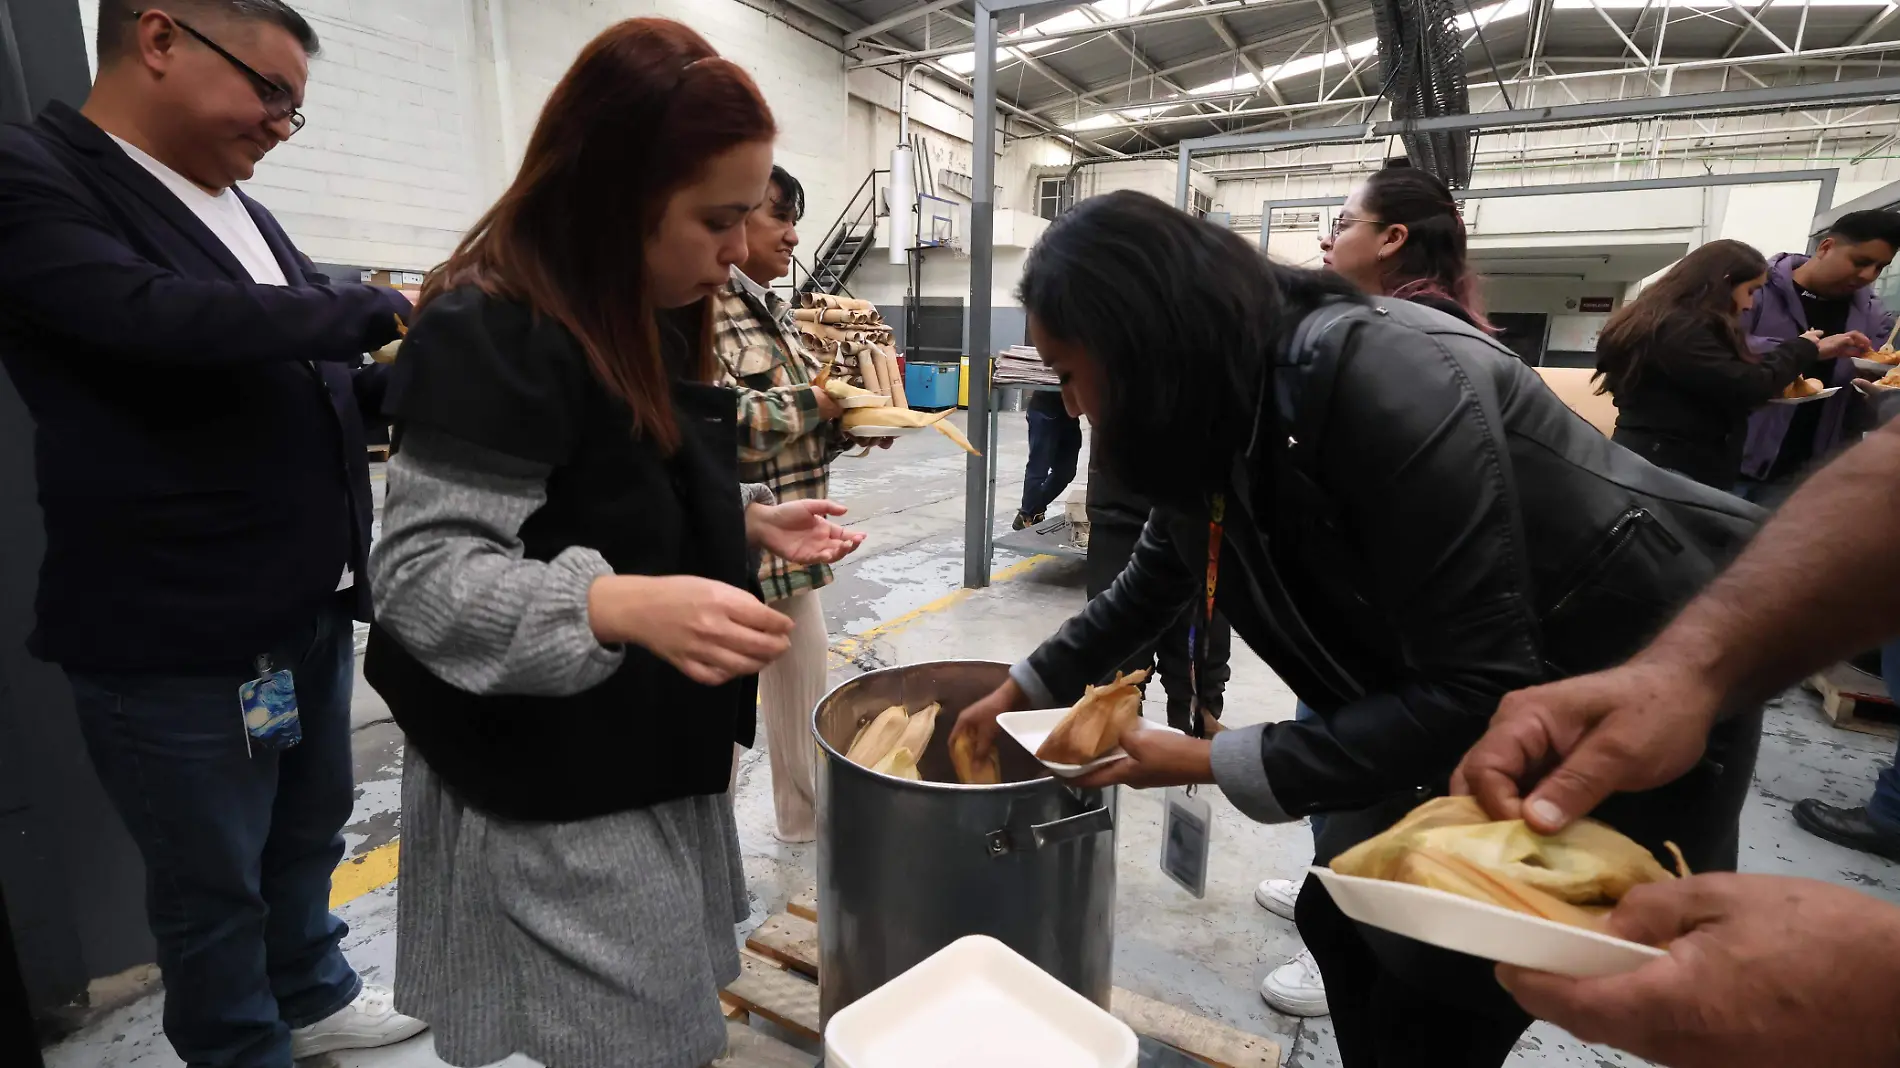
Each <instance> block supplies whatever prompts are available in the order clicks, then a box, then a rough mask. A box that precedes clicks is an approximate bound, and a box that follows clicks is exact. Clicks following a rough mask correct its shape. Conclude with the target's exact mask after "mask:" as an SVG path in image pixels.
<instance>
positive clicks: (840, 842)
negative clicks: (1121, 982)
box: [812, 660, 1115, 1020]
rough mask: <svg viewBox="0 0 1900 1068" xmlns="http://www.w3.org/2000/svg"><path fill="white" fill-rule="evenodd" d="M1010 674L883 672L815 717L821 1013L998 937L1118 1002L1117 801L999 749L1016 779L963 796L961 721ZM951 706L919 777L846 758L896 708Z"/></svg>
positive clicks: (1102, 1000) (977, 664)
mask: <svg viewBox="0 0 1900 1068" xmlns="http://www.w3.org/2000/svg"><path fill="white" fill-rule="evenodd" d="M1008 673H1009V668H1008V666H1007V665H1004V664H996V663H990V662H987V661H977V660H952V661H940V662H937V663H930V664H913V665H910V666H907V667H895V668H885V669H883V670H880V671H872V672H869V673H867V674H864V675H860V676H858V677H857V678H855V679H852V680H851V681H850V682H847V683H845V684H844V685H842V686H839V687H838V688H837V689H835V690H833V691H832V692H831V693H830V694H828V695H826V697H825V698H824V700H822V701H820V702H819V703H818V707H817V708H816V709H814V710H813V713H812V733H813V735H814V736H816V738H817V742H818V750H819V754H820V757H819V761H818V773H817V778H818V783H817V786H818V940H819V947H820V953H819V958H820V967H819V988H820V991H819V997H820V1015H821V1018H822V1019H824V1020H830V1019H831V1015H832V1014H833V1013H835V1012H837V1011H838V1010H840V1009H842V1008H844V1007H845V1006H847V1005H849V1004H851V1003H852V1002H853V1001H856V1000H857V999H858V998H860V997H863V996H864V995H866V994H868V993H870V992H871V991H873V990H875V989H877V988H878V987H880V986H882V985H883V984H884V983H885V982H887V981H889V980H891V979H894V978H896V977H897V976H898V975H900V974H902V973H903V972H905V971H906V970H908V969H909V968H910V967H911V966H912V965H915V964H917V963H918V962H920V961H922V960H923V959H924V958H926V957H928V956H930V955H931V954H932V953H935V952H936V951H937V950H939V949H942V948H943V947H944V946H946V945H949V944H950V943H951V942H953V941H955V940H957V939H958V938H961V937H963V936H964V935H971V934H986V935H990V936H991V937H993V938H996V939H998V940H999V941H1001V942H1003V943H1004V944H1005V945H1007V946H1009V947H1010V948H1012V949H1014V950H1016V951H1017V952H1018V953H1021V954H1022V955H1023V956H1025V957H1027V958H1029V959H1030V960H1032V961H1034V962H1035V963H1036V964H1037V965H1038V966H1040V967H1041V968H1042V969H1043V970H1044V971H1046V972H1048V973H1049V974H1050V975H1053V976H1055V977H1056V978H1057V979H1060V980H1061V981H1062V982H1064V983H1066V984H1068V986H1069V987H1071V988H1072V989H1074V990H1076V991H1077V992H1079V993H1081V994H1082V995H1083V996H1085V997H1087V998H1089V999H1090V1000H1092V1001H1094V1002H1095V1003H1096V1004H1098V1005H1101V1006H1103V1007H1104V1008H1106V1007H1107V1006H1108V1000H1109V991H1110V989H1111V988H1112V985H1113V979H1112V969H1113V966H1114V959H1115V928H1114V920H1115V811H1114V805H1115V801H1114V798H1115V793H1114V791H1113V790H1076V789H1074V788H1072V787H1069V786H1067V785H1065V784H1064V783H1063V782H1062V781H1061V780H1059V779H1056V778H1054V777H1052V776H1050V775H1049V773H1048V771H1047V770H1046V769H1044V768H1043V767H1042V765H1040V764H1038V763H1037V762H1036V761H1035V760H1034V759H1033V758H1032V757H1031V756H1030V755H1029V754H1028V753H1026V752H1024V751H1023V750H1022V748H1021V747H1020V746H1017V745H1015V744H1014V743H1013V742H1010V741H1009V740H1008V739H1007V738H1004V739H1001V740H1000V741H999V748H1000V749H1001V751H1002V754H1003V764H1002V771H1003V778H1004V780H1005V781H1004V782H1003V783H1001V784H1000V785H996V786H963V785H960V784H958V783H957V782H956V776H955V774H954V773H953V772H952V770H951V765H950V754H949V748H948V743H949V739H950V731H951V728H953V727H954V726H955V725H956V721H957V716H958V715H959V714H961V713H962V711H963V709H965V708H967V707H968V706H969V705H971V704H972V703H974V702H975V701H976V700H977V699H978V698H980V697H982V696H984V695H985V694H988V693H989V692H990V691H991V690H994V689H995V688H996V687H997V686H999V685H1001V684H1002V682H1003V680H1004V679H1005V678H1006V677H1007V676H1008ZM932 701H937V702H941V703H942V705H943V711H942V713H941V714H940V715H939V716H938V717H937V728H936V733H935V735H934V736H933V737H932V738H931V741H930V746H929V748H928V749H927V750H926V751H925V753H924V757H923V760H922V761H921V762H920V764H919V770H920V771H921V772H922V774H923V777H924V780H925V781H923V782H915V781H911V780H906V779H898V778H893V777H891V776H888V775H880V774H877V773H876V772H873V771H871V770H870V769H868V768H862V767H859V766H858V765H856V764H853V763H851V761H849V760H847V759H845V755H844V754H845V750H846V749H848V748H849V747H850V744H851V739H852V738H853V737H854V736H855V735H856V733H857V730H858V727H859V726H860V725H861V724H862V723H864V722H865V721H866V720H868V719H870V718H871V717H873V716H875V715H877V714H878V713H879V712H881V711H883V710H884V709H885V708H888V707H890V706H891V705H894V704H901V705H903V706H905V707H906V708H908V709H911V710H912V711H915V710H917V709H919V708H922V707H923V706H924V705H926V704H929V703H930V702H932Z"/></svg>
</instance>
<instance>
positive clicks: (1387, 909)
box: [1307, 868, 1663, 976]
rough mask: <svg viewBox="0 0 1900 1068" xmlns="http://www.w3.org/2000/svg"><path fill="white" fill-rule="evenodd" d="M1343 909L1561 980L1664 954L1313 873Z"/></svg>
mask: <svg viewBox="0 0 1900 1068" xmlns="http://www.w3.org/2000/svg"><path fill="white" fill-rule="evenodd" d="M1307 870H1308V871H1310V872H1312V873H1313V874H1314V875H1317V876H1319V881H1320V882H1321V883H1323V884H1325V886H1326V890H1327V892H1328V893H1330V894H1331V895H1332V898H1333V903H1334V904H1336V905H1338V906H1339V911H1341V912H1343V913H1345V914H1346V915H1348V916H1350V917H1352V918H1353V919H1355V920H1358V921H1359V922H1360V923H1364V924H1369V925H1371V926H1373V927H1380V928H1383V929H1385V930H1387V931H1391V932H1393V933H1394V934H1402V935H1404V936H1406V937H1407V938H1416V939H1418V940H1419V941H1420V942H1428V943H1430V944H1432V945H1434V946H1437V947H1439V948H1440V949H1449V950H1454V951H1456V952H1459V953H1469V954H1471V955H1472V956H1474V957H1483V958H1485V959H1486V960H1495V961H1502V962H1504V963H1505V964H1515V965H1518V966H1519V967H1523V968H1535V969H1537V970H1538V971H1543V972H1556V973H1557V974H1559V975H1575V976H1596V975H1615V974H1617V973H1619V972H1627V971H1629V970H1631V969H1633V968H1637V967H1640V966H1642V965H1644V964H1647V963H1648V962H1649V961H1651V960H1654V959H1655V958H1657V957H1660V956H1662V955H1663V951H1662V950H1660V949H1657V948H1656V947H1654V946H1645V945H1640V944H1638V943H1636V942H1626V941H1624V940H1623V939H1621V938H1612V937H1610V936H1609V935H1605V934H1598V933H1596V932H1595V931H1586V930H1584V929H1583V928H1581V927H1571V926H1569V925H1567V924H1561V923H1557V922H1555V921H1552V920H1546V919H1544V918H1542V917H1541V916H1531V915H1528V914H1526V913H1522V912H1513V911H1511V910H1510V909H1507V908H1502V907H1499V906H1497V905H1491V904H1487V903H1485V902H1483V901H1474V900H1472V899H1471V898H1468V897H1460V896H1459V895H1457V894H1452V893H1447V892H1445V891H1443V890H1432V889H1429V888H1427V887H1423V886H1413V885H1412V884H1410V883H1395V882H1388V881H1386V880H1384V879H1363V878H1360V877H1359V876H1356V875H1340V874H1339V873H1338V872H1335V871H1333V870H1332V869H1330V868H1308V869H1307Z"/></svg>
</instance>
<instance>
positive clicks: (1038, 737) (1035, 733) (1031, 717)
mask: <svg viewBox="0 0 1900 1068" xmlns="http://www.w3.org/2000/svg"><path fill="white" fill-rule="evenodd" d="M1068 714H1069V710H1068V709H1066V708H1034V709H1030V710H1028V711H1026V712H1005V713H1003V714H1002V715H1000V716H998V717H996V725H997V726H998V727H1001V728H1003V731H1004V733H1006V734H1008V735H1009V736H1010V737H1011V738H1014V739H1016V744H1017V745H1020V746H1022V747H1023V748H1024V749H1025V750H1028V752H1029V755H1030V756H1035V755H1036V750H1038V749H1041V748H1042V743H1043V742H1044V741H1047V740H1048V738H1049V732H1051V731H1053V730H1055V729H1056V724H1058V723H1061V722H1062V717H1063V716H1066V715H1068ZM1141 729H1143V730H1152V731H1167V732H1168V733H1169V734H1180V733H1181V732H1180V731H1177V730H1175V729H1174V728H1173V727H1164V726H1162V725H1161V724H1159V723H1148V722H1146V721H1143V723H1142V725H1141ZM1126 756H1128V754H1127V752H1125V751H1124V750H1123V749H1122V747H1121V746H1119V745H1118V746H1116V747H1115V748H1113V749H1110V750H1109V751H1108V752H1106V753H1103V754H1102V755H1101V756H1099V757H1096V758H1095V759H1094V760H1091V761H1089V762H1088V763H1086V764H1056V763H1052V762H1050V761H1047V760H1043V761H1041V764H1042V766H1043V767H1045V768H1048V769H1049V770H1050V771H1052V772H1055V774H1056V776H1057V777H1058V778H1063V779H1073V778H1075V777H1076V776H1078V775H1082V774H1085V773H1087V772H1091V771H1094V770H1095V769H1096V768H1099V767H1101V766H1102V765H1104V764H1113V763H1114V762H1115V761H1117V760H1121V759H1123V758H1125V757H1126Z"/></svg>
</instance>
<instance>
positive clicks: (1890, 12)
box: [1847, 4, 1900, 45]
mask: <svg viewBox="0 0 1900 1068" xmlns="http://www.w3.org/2000/svg"><path fill="white" fill-rule="evenodd" d="M1897 11H1900V5H1896V4H1888V5H1887V6H1886V7H1884V8H1882V9H1881V10H1880V14H1878V15H1875V16H1874V17H1873V18H1870V19H1868V20H1867V24H1866V25H1865V26H1862V27H1861V28H1860V29H1858V30H1855V31H1854V36H1852V37H1850V38H1848V39H1847V43H1848V44H1850V45H1858V44H1866V43H1867V42H1868V41H1871V40H1873V39H1874V34H1877V33H1879V32H1880V28H1881V27H1882V26H1885V25H1886V24H1887V22H1888V21H1889V20H1891V19H1892V18H1893V16H1894V13H1895V12H1897Z"/></svg>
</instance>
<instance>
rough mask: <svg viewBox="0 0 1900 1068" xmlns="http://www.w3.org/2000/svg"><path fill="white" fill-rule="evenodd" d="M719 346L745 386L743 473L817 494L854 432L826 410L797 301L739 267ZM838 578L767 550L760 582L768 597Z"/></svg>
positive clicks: (718, 323)
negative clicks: (820, 409) (848, 432)
mask: <svg viewBox="0 0 1900 1068" xmlns="http://www.w3.org/2000/svg"><path fill="white" fill-rule="evenodd" d="M713 353H714V355H715V356H717V357H718V359H719V365H720V374H721V379H720V380H721V382H722V383H723V384H725V385H728V386H731V387H733V388H734V389H735V390H737V391H738V394H739V480H740V481H741V482H762V483H764V484H765V485H767V486H770V487H771V488H772V492H773V493H774V494H776V495H777V496H778V499H779V501H780V502H785V501H802V500H816V499H818V498H822V497H824V496H825V494H826V492H827V488H828V485H827V484H828V478H827V470H828V468H829V467H830V466H831V461H832V460H834V459H836V458H837V457H838V455H839V454H840V453H842V452H844V450H845V449H846V448H847V447H848V445H849V443H850V442H849V439H848V438H847V437H845V435H844V432H843V430H842V429H841V428H840V427H839V425H838V424H837V423H835V422H827V421H826V420H825V419H824V418H823V417H822V416H820V415H819V414H818V395H817V387H814V386H813V385H812V384H811V383H812V380H813V379H814V378H816V377H817V376H818V372H819V370H820V366H821V365H820V364H819V363H818V361H817V360H816V359H814V358H813V357H812V355H811V354H810V353H809V352H807V351H805V346H804V345H803V344H802V343H801V342H800V341H799V337H798V325H797V321H796V320H795V319H794V318H793V316H792V308H791V305H789V304H787V303H786V302H785V301H784V300H783V299H782V298H781V297H779V295H778V294H776V293H774V292H772V291H771V290H769V289H766V288H765V287H764V286H761V285H759V284H758V283H756V282H754V281H752V279H750V278H747V277H746V276H745V275H743V274H741V273H740V272H739V270H738V268H736V267H735V268H733V271H732V280H731V281H730V282H728V283H727V284H726V288H724V289H722V290H720V291H719V292H718V293H717V294H715V295H714V296H713ZM830 583H831V569H830V568H829V567H826V566H825V565H823V564H816V565H813V566H811V567H799V566H797V565H794V564H788V563H786V562H785V561H783V560H780V559H778V558H777V557H774V556H770V555H767V556H766V557H765V559H764V561H763V563H762V564H761V566H760V567H759V585H760V587H761V588H762V589H763V591H764V593H765V599H766V600H767V601H779V600H784V599H785V598H787V597H790V596H791V595H792V594H794V593H797V592H798V591H800V590H814V589H817V588H819V587H821V586H826V585H829V584H830Z"/></svg>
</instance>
